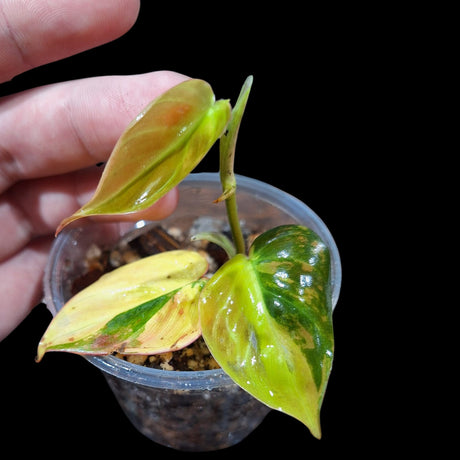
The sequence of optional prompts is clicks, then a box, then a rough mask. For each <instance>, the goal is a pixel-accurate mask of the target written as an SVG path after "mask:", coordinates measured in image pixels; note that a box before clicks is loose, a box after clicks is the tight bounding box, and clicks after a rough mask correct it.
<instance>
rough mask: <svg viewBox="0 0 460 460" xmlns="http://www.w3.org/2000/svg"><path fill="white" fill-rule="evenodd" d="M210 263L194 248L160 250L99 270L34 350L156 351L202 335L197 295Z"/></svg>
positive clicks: (148, 352)
mask: <svg viewBox="0 0 460 460" xmlns="http://www.w3.org/2000/svg"><path fill="white" fill-rule="evenodd" d="M207 269H208V263H207V261H206V259H205V258H204V257H203V256H201V255H200V254H199V253H197V252H194V251H185V250H177V251H169V252H162V253H159V254H156V255H153V256H150V257H146V258H144V259H140V260H138V261H136V262H133V263H130V264H127V265H123V266H122V267H120V268H118V269H116V270H114V271H112V272H109V273H107V274H105V275H103V276H102V277H101V278H100V279H99V280H97V281H96V282H95V283H93V284H91V285H90V286H88V287H87V288H86V289H84V290H82V291H80V292H79V293H78V294H76V295H75V296H74V297H72V298H71V299H70V300H69V301H68V302H67V303H66V304H65V305H64V307H63V308H62V309H61V310H60V311H59V313H58V314H57V315H56V316H55V317H54V319H53V320H52V321H51V323H50V325H49V326H48V329H47V330H46V332H45V334H44V335H43V337H42V339H41V341H40V343H39V346H38V353H37V361H40V360H41V359H42V357H43V355H44V354H45V353H46V352H47V351H53V350H54V351H68V352H74V353H81V354H85V353H87V354H93V355H97V354H99V355H101V354H109V353H112V352H114V351H120V352H124V353H140V354H155V353H161V352H164V351H172V350H177V349H180V348H183V347H184V346H186V345H188V344H189V343H191V342H193V341H194V340H195V339H197V338H198V337H199V336H200V334H201V328H200V325H199V315H198V306H197V302H198V296H199V293H200V292H201V289H202V288H203V286H204V284H205V281H204V280H202V279H201V277H202V276H203V275H204V274H205V273H206V271H207Z"/></svg>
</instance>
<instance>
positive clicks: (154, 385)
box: [44, 173, 341, 451]
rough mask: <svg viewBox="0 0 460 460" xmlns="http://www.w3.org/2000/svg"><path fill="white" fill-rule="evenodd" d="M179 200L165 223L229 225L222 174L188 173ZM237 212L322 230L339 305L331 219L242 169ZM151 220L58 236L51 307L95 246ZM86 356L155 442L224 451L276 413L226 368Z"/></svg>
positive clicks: (257, 222) (256, 223)
mask: <svg viewBox="0 0 460 460" xmlns="http://www.w3.org/2000/svg"><path fill="white" fill-rule="evenodd" d="M179 191H180V201H179V205H178V208H177V210H176V211H175V212H174V214H173V215H172V216H170V217H169V218H167V219H165V220H163V221H161V224H162V225H163V226H165V227H168V226H169V225H173V226H175V227H179V228H182V229H183V230H187V229H189V227H190V226H191V225H192V224H193V223H194V222H196V219H197V218H198V217H199V216H204V217H205V219H204V221H206V220H207V221H208V222H210V224H211V225H213V226H217V227H220V229H225V227H226V226H227V218H226V211H225V205H224V204H223V203H220V204H216V203H214V202H213V201H214V200H215V199H216V198H217V197H218V196H219V195H220V193H221V185H220V181H219V176H218V174H217V173H200V174H191V175H189V176H188V177H187V178H186V179H185V180H184V181H183V182H182V183H181V184H180V185H179ZM237 197H238V198H237V199H238V211H239V216H240V219H241V221H242V223H243V226H245V227H247V228H248V229H250V230H253V231H263V230H267V229H269V228H272V227H275V226H277V225H281V224H287V223H298V224H302V225H305V226H307V227H309V228H311V229H312V230H313V231H315V232H316V233H317V234H318V235H319V236H320V237H321V238H322V240H323V241H324V242H325V243H326V245H327V246H328V247H329V250H330V254H331V262H332V263H331V280H332V303H333V306H334V307H335V305H336V303H337V300H338V297H339V292H340V285H341V264H340V257H339V253H338V249H337V247H336V244H335V242H334V240H333V237H332V235H331V234H330V232H329V230H328V228H327V227H326V225H325V224H324V222H323V221H322V220H321V219H320V218H319V217H318V216H317V215H316V214H315V213H314V212H313V211H312V210H311V209H310V208H309V207H308V206H307V205H305V204H304V203H303V202H301V201H300V200H298V199H296V198H294V197H292V196H291V195H289V194H287V193H285V192H283V191H281V190H279V189H277V188H275V187H272V186H270V185H268V184H266V183H263V182H260V181H257V180H254V179H250V178H247V177H243V176H238V175H237ZM148 225H149V223H148V222H145V221H140V222H137V223H135V224H134V223H131V224H128V223H114V224H107V223H104V224H100V223H99V224H96V223H88V221H86V222H84V221H82V226H81V227H78V228H72V229H65V230H64V231H63V232H61V233H60V234H59V236H58V237H57V239H56V241H55V243H54V245H53V247H52V250H51V254H50V258H49V262H48V266H47V268H46V272H45V279H44V290H45V302H46V304H47V306H48V308H49V309H50V310H51V312H52V313H53V315H54V314H56V312H57V311H58V310H59V309H60V308H62V306H63V305H64V303H65V302H66V301H67V300H68V299H69V298H70V297H71V294H70V292H71V291H70V290H71V284H72V281H73V280H74V279H75V278H76V277H78V276H80V275H81V274H82V273H83V272H84V270H85V265H84V258H85V255H86V252H87V250H88V248H89V247H90V246H91V245H92V244H93V243H96V244H98V245H101V246H105V247H106V246H108V245H110V243H111V242H115V241H117V240H119V239H120V238H121V237H123V236H124V235H126V234H128V233H130V232H133V231H134V232H140V231H142V228H144V227H146V226H148ZM86 359H87V360H88V361H89V362H90V363H91V364H93V365H95V366H97V367H98V368H99V369H100V370H101V371H102V372H103V374H104V376H105V378H106V380H107V382H108V384H109V386H110V387H111V389H112V390H113V392H114V394H115V396H116V398H117V400H118V402H119V403H120V405H121V407H122V409H123V410H124V412H125V413H126V415H127V416H128V418H129V420H130V421H131V422H132V423H133V424H134V426H135V427H136V428H137V429H138V430H139V431H140V432H141V433H143V434H144V435H145V436H147V437H148V438H150V439H151V440H153V441H155V442H157V443H159V444H162V445H166V446H169V447H172V448H174V449H178V450H184V451H210V450H218V449H223V448H225V447H229V446H231V445H234V444H236V443H238V442H240V441H241V440H242V439H243V438H245V437H246V436H247V435H249V434H250V433H251V432H252V431H253V430H254V429H255V428H256V427H257V426H258V425H259V424H260V423H261V422H262V420H263V419H264V417H265V416H266V415H267V413H268V412H269V411H270V409H269V408H268V407H266V406H265V405H263V404H262V403H260V402H259V401H257V400H255V399H254V398H253V397H252V396H250V395H249V394H248V393H246V392H245V391H244V390H242V389H241V388H240V387H238V386H237V385H236V384H235V383H233V381H232V380H231V379H230V378H229V377H228V376H227V375H226V374H225V373H224V371H222V370H221V369H218V370H209V371H187V372H178V371H167V370H158V369H153V368H149V367H144V366H140V365H137V364H132V363H130V362H127V361H124V360H121V359H119V358H116V357H114V356H102V357H101V356H88V357H86Z"/></svg>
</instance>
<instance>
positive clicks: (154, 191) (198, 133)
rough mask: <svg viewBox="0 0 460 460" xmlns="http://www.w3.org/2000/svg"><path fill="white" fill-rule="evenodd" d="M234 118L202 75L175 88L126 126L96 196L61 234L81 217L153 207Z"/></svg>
mask: <svg viewBox="0 0 460 460" xmlns="http://www.w3.org/2000/svg"><path fill="white" fill-rule="evenodd" d="M230 117H231V107H230V104H229V102H228V101H227V100H219V101H217V102H216V101H215V97H214V93H213V91H212V88H211V87H210V86H209V84H208V83H206V82H205V81H203V80H197V79H192V80H187V81H185V82H183V83H180V84H179V85H177V86H175V87H173V88H171V89H170V90H169V91H167V92H165V93H164V94H163V95H161V96H159V97H158V98H156V99H155V100H154V101H152V102H151V103H150V105H149V106H148V107H147V108H146V109H145V110H144V111H143V112H142V113H141V114H139V115H138V116H137V118H136V119H135V120H133V121H132V122H131V124H130V125H129V126H128V127H127V129H126V130H125V131H124V133H123V134H122V135H121V137H120V139H119V140H118V142H117V144H116V145H115V148H114V150H113V152H112V154H111V156H110V158H109V161H108V162H107V165H106V167H105V169H104V172H103V175H102V178H101V180H100V182H99V185H98V188H97V190H96V192H95V194H94V195H93V197H92V198H91V200H90V201H89V202H88V203H87V204H85V205H84V206H83V207H82V208H81V209H80V210H78V211H77V212H76V213H75V214H73V215H72V216H70V217H68V218H66V219H64V220H63V221H62V222H61V224H60V226H59V227H58V230H57V232H56V233H59V231H60V230H62V228H63V227H65V226H66V225H67V224H69V223H70V222H72V221H74V220H76V219H79V218H81V217H86V216H94V215H120V214H128V213H132V212H135V211H140V210H143V209H146V208H147V207H149V206H151V205H152V204H153V203H155V202H156V201H157V200H158V199H159V198H161V197H162V196H163V195H165V194H166V193H167V192H168V191H169V190H171V189H172V188H173V187H175V186H176V185H177V184H178V183H179V182H180V181H181V180H182V179H184V178H185V177H186V176H187V175H188V174H189V173H190V172H191V171H192V170H193V169H194V168H195V166H196V165H197V164H198V163H199V162H200V161H201V160H202V158H203V157H204V156H205V155H206V153H207V152H208V151H209V149H210V148H211V147H212V145H213V144H214V143H215V142H216V140H217V139H219V137H220V136H221V135H222V134H223V133H224V131H225V128H226V126H227V123H228V122H229V120H230Z"/></svg>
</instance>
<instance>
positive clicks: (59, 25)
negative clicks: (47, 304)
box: [0, 0, 186, 340]
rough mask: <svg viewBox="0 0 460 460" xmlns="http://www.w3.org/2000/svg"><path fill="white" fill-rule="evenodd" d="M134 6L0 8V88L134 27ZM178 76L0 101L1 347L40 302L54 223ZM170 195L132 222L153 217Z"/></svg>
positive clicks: (78, 85)
mask: <svg viewBox="0 0 460 460" xmlns="http://www.w3.org/2000/svg"><path fill="white" fill-rule="evenodd" d="M138 11H139V0H123V1H115V0H98V1H97V2H95V1H93V0H72V1H67V0H49V1H47V2H43V1H41V0H27V1H26V0H11V1H10V2H1V3H0V83H1V82H4V81H7V80H8V79H11V78H12V77H13V76H15V75H18V74H19V73H21V72H24V71H26V70H28V69H30V68H33V67H36V66H39V65H42V64H45V63H47V62H52V61H55V60H58V59H62V58H64V57H66V56H70V55H72V54H75V53H78V52H80V51H83V50H85V49H89V48H91V47H94V46H97V45H99V44H102V43H105V42H108V41H110V40H113V39H115V38H117V37H118V36H120V35H122V34H123V33H125V32H126V31H127V30H128V29H129V28H130V27H131V26H132V25H133V23H134V22H135V20H136V18H137V14H138ZM185 79H186V77H185V76H183V75H180V74H176V73H173V72H153V73H149V74H144V75H133V76H117V77H115V76H108V77H96V78H89V79H84V80H76V81H71V82H63V83H57V84H52V85H48V86H44V87H39V88H34V89H31V90H27V91H24V92H22V93H17V94H13V95H10V96H6V97H3V98H1V99H0V222H1V226H0V292H1V294H2V296H1V300H0V340H2V339H3V338H4V337H6V336H7V335H8V334H9V333H10V332H11V331H12V330H13V329H14V328H15V327H16V326H17V325H18V324H19V323H20V322H21V321H22V320H23V319H24V318H25V317H26V316H27V315H28V313H29V312H30V310H31V309H32V308H33V307H34V306H35V305H36V304H38V303H39V302H40V299H41V296H42V278H43V270H44V266H45V264H46V261H47V258H48V252H49V248H50V245H51V244H52V241H53V238H54V232H55V229H56V227H57V225H58V224H59V222H60V221H61V220H62V219H63V218H64V217H66V216H68V215H69V214H71V213H73V212H74V211H75V210H76V209H78V208H79V207H80V206H81V205H83V204H84V203H85V202H86V201H87V200H88V199H89V197H90V196H91V194H92V192H93V191H94V188H95V186H96V184H97V181H98V179H99V177H100V173H101V169H102V168H97V167H96V166H95V165H96V164H97V163H99V162H102V161H105V160H106V159H107V158H108V156H109V154H110V152H111V150H112V148H113V146H114V145H115V142H116V140H117V139H118V137H119V136H120V134H121V133H122V131H123V130H124V129H125V127H126V126H127V125H128V123H129V122H130V121H131V120H132V119H133V118H134V117H135V116H136V115H137V114H138V113H139V112H140V111H141V110H142V109H143V108H144V107H145V105H147V103H148V102H149V101H150V100H152V99H153V98H155V97H157V96H158V95H159V94H161V93H162V92H164V91H166V90H167V89H169V88H170V87H172V86H174V85H176V84H178V83H180V82H181V81H183V80H185ZM176 202H177V194H176V193H175V192H171V193H170V194H168V195H167V196H166V197H164V198H163V199H162V200H160V201H159V202H158V203H157V204H156V205H155V206H153V207H152V208H151V209H149V210H147V211H144V212H143V213H142V215H139V214H138V215H137V216H136V217H135V218H136V219H139V218H151V219H153V218H155V219H160V218H162V217H165V216H166V215H168V214H170V213H171V212H172V210H173V209H174V207H175V205H176Z"/></svg>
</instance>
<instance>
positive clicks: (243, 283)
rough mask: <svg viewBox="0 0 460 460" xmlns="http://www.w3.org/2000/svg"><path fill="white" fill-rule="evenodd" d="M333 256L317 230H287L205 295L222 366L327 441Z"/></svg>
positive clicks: (203, 307) (261, 240) (271, 234)
mask: <svg viewBox="0 0 460 460" xmlns="http://www.w3.org/2000/svg"><path fill="white" fill-rule="evenodd" d="M329 271H330V262H329V252H328V249H327V247H326V246H325V245H324V244H323V242H322V241H321V240H320V239H319V238H318V236H317V235H316V234H315V233H314V232H312V231H311V230H309V229H307V228H304V227H300V226H294V225H286V226H281V227H277V228H275V229H272V230H269V231H267V232H266V233H264V234H262V235H261V236H259V237H258V238H257V239H256V240H255V241H254V244H253V246H252V247H251V250H250V252H249V257H247V256H244V255H242V254H238V255H237V256H235V257H234V258H233V259H231V260H230V261H228V262H227V263H226V264H225V265H224V266H222V267H221V268H220V269H219V270H218V271H217V272H216V273H215V275H214V276H213V277H212V278H211V279H210V280H209V282H208V283H207V284H206V286H205V288H204V289H203V291H202V293H201V296H200V302H199V306H200V317H201V326H202V331H203V337H204V338H205V340H206V343H207V344H208V347H209V349H210V350H211V353H212V354H213V356H214V358H215V359H216V360H217V362H218V363H219V364H220V365H221V366H222V368H223V369H224V370H225V371H226V372H227V373H228V374H229V375H230V377H231V378H232V379H233V380H234V381H235V382H236V383H237V384H239V385H240V386H241V387H242V388H244V389H245V390H247V391H248V392H249V393H251V394H252V395H253V396H254V397H255V398H257V399H259V400H260V401H262V402H263V403H265V404H266V405H268V406H269V407H272V408H274V409H277V410H280V411H283V412H286V413H288V414H289V415H292V416H293V417H295V418H297V419H299V420H301V421H302V422H303V423H304V424H305V425H306V426H307V427H308V428H309V429H310V431H311V432H312V434H313V435H314V436H316V437H318V438H319V437H320V436H321V429H320V421H319V412H320V407H321V403H322V400H323V396H324V392H325V389H326V384H327V381H328V378H329V373H330V370H331V366H332V357H333V347H334V344H333V330H332V305H331V295H330V281H329Z"/></svg>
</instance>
